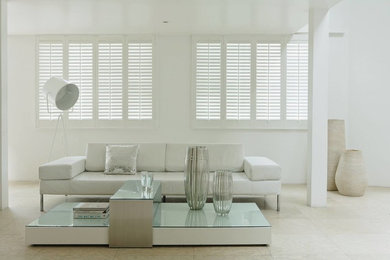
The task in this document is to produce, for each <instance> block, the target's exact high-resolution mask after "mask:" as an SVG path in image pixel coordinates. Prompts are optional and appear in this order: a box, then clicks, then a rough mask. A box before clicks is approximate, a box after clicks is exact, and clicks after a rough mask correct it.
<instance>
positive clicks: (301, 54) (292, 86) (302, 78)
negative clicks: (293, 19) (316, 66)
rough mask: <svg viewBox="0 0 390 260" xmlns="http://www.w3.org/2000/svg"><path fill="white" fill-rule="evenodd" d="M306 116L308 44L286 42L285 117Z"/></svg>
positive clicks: (294, 118) (299, 118)
mask: <svg viewBox="0 0 390 260" xmlns="http://www.w3.org/2000/svg"><path fill="white" fill-rule="evenodd" d="M307 117H308V44H307V42H304V43H302V42H291V43H288V44H287V83H286V119H287V120H307Z"/></svg>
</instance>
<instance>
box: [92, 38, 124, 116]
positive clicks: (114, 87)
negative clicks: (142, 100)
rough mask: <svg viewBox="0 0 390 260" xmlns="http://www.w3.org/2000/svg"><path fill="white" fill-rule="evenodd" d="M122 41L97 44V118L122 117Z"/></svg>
mask: <svg viewBox="0 0 390 260" xmlns="http://www.w3.org/2000/svg"><path fill="white" fill-rule="evenodd" d="M122 75H123V64H122V43H106V42H104V43H103V42H101V43H99V44H98V111H99V112H98V118H99V119H103V120H115V119H116V120H118V119H122V111H123V107H122V84H123V82H122V81H123V80H122Z"/></svg>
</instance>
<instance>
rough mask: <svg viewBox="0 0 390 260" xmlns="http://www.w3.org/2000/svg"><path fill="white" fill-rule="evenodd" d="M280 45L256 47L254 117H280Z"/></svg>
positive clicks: (266, 44)
mask: <svg viewBox="0 0 390 260" xmlns="http://www.w3.org/2000/svg"><path fill="white" fill-rule="evenodd" d="M280 84H281V45H280V43H259V44H257V47H256V119H258V120H279V119H280V86H281V85H280Z"/></svg>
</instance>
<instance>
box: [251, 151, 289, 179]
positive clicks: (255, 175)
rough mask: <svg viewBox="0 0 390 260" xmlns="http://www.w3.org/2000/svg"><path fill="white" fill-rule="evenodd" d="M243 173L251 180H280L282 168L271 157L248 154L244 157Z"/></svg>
mask: <svg viewBox="0 0 390 260" xmlns="http://www.w3.org/2000/svg"><path fill="white" fill-rule="evenodd" d="M244 167H245V174H246V175H247V176H248V178H249V179H250V180H252V181H264V180H280V178H281V172H282V169H281V168H280V166H279V165H278V164H276V163H275V162H274V161H272V160H271V159H268V158H267V157H260V156H248V157H245V159H244Z"/></svg>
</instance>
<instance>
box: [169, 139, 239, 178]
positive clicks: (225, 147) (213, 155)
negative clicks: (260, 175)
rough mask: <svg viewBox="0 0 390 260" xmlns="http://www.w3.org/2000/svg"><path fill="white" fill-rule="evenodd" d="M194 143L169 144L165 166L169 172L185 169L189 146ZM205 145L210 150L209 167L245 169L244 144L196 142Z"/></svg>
mask: <svg viewBox="0 0 390 260" xmlns="http://www.w3.org/2000/svg"><path fill="white" fill-rule="evenodd" d="M193 145H194V144H167V149H166V161H165V167H166V171H168V172H182V171H184V164H185V157H186V152H187V147H188V146H193ZM196 145H204V146H206V147H207V148H208V151H209V167H210V168H209V169H210V171H216V170H230V171H234V172H240V171H243V162H244V150H243V147H242V144H196Z"/></svg>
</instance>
